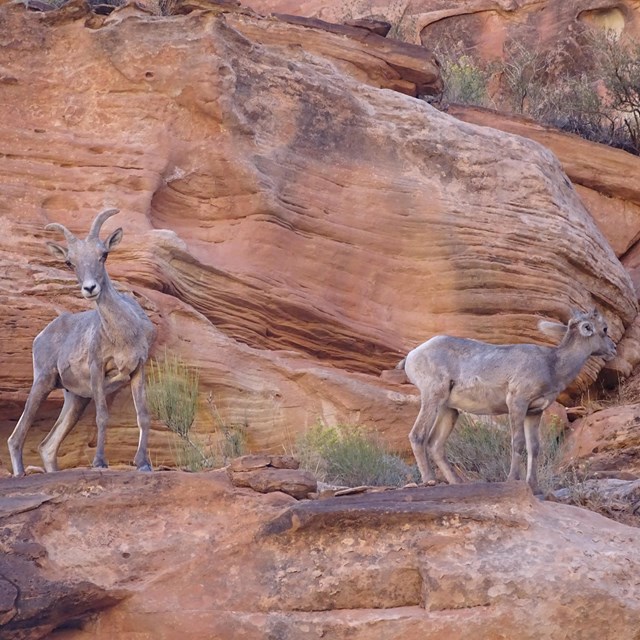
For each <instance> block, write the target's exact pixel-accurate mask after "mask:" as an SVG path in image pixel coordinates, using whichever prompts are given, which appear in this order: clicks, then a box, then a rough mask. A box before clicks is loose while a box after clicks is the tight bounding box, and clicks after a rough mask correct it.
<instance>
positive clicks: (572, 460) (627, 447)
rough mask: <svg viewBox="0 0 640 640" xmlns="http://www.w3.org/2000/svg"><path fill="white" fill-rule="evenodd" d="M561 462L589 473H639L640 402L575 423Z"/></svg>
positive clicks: (599, 413)
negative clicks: (581, 468)
mask: <svg viewBox="0 0 640 640" xmlns="http://www.w3.org/2000/svg"><path fill="white" fill-rule="evenodd" d="M562 462H563V464H564V465H565V466H567V467H572V466H577V467H583V468H585V469H586V470H587V471H588V472H589V473H593V472H602V471H615V472H616V473H621V472H629V473H633V474H636V475H640V404H629V405H622V406H617V407H611V408H609V409H604V410H602V411H597V412H595V413H592V414H591V415H588V416H585V417H584V418H580V419H579V420H576V421H575V422H573V423H572V428H571V433H570V435H569V436H568V438H567V440H566V442H565V444H564V446H563V453H562Z"/></svg>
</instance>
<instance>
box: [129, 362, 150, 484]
mask: <svg viewBox="0 0 640 640" xmlns="http://www.w3.org/2000/svg"><path fill="white" fill-rule="evenodd" d="M131 394H132V395H133V404H134V405H135V408H136V417H137V420H138V429H139V430H140V439H139V440H138V450H137V451H136V455H135V458H134V459H133V462H134V464H135V465H136V467H137V468H138V471H151V470H152V469H151V461H150V460H149V453H148V451H147V450H148V440H149V429H150V427H151V419H150V417H149V409H148V407H147V396H146V390H145V384H144V364H140V366H139V367H138V368H137V369H136V370H135V372H134V373H133V374H132V376H131Z"/></svg>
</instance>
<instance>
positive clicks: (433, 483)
mask: <svg viewBox="0 0 640 640" xmlns="http://www.w3.org/2000/svg"><path fill="white" fill-rule="evenodd" d="M437 484H438V481H437V480H425V481H424V482H421V483H420V486H421V487H435V486H436V485H437Z"/></svg>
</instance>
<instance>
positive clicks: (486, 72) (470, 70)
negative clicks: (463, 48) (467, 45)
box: [436, 49, 492, 107]
mask: <svg viewBox="0 0 640 640" xmlns="http://www.w3.org/2000/svg"><path fill="white" fill-rule="evenodd" d="M436 56H437V58H438V60H439V62H440V66H441V72H442V80H443V82H444V92H443V94H442V98H441V101H442V103H443V104H445V105H448V104H452V103H458V104H469V105H475V106H479V107H486V106H489V104H490V102H491V100H490V97H489V83H490V81H491V76H492V70H491V68H488V67H485V66H483V65H481V64H480V63H479V62H477V61H475V60H474V59H473V58H472V57H471V56H469V55H466V54H456V53H454V52H450V51H447V50H444V49H441V50H438V51H436Z"/></svg>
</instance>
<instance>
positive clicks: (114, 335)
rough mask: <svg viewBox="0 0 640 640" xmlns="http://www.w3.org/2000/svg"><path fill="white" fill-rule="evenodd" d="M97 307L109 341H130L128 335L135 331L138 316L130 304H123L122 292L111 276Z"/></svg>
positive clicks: (104, 285) (105, 281)
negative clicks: (116, 286) (133, 312)
mask: <svg viewBox="0 0 640 640" xmlns="http://www.w3.org/2000/svg"><path fill="white" fill-rule="evenodd" d="M96 309H97V311H98V315H99V316H100V324H101V326H102V330H103V332H104V333H105V334H106V336H107V338H108V339H109V341H110V342H112V343H113V344H119V343H120V344H121V343H126V342H128V340H127V338H128V336H129V335H130V334H132V333H135V326H136V325H137V318H136V317H135V315H134V314H132V313H131V310H130V308H129V305H127V304H123V298H122V294H121V293H118V291H117V290H116V288H115V287H114V286H113V283H112V282H111V280H110V279H109V276H107V277H106V278H105V280H104V283H103V285H102V289H101V291H100V296H99V297H98V300H97V304H96Z"/></svg>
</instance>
